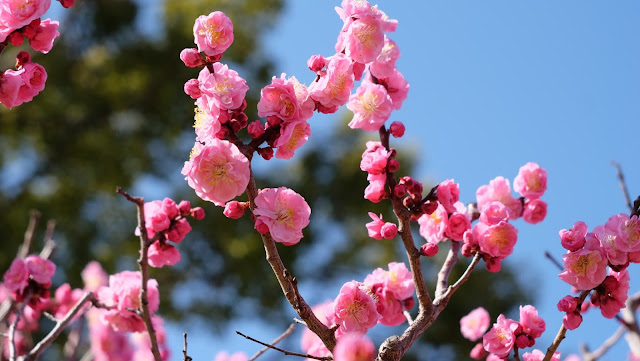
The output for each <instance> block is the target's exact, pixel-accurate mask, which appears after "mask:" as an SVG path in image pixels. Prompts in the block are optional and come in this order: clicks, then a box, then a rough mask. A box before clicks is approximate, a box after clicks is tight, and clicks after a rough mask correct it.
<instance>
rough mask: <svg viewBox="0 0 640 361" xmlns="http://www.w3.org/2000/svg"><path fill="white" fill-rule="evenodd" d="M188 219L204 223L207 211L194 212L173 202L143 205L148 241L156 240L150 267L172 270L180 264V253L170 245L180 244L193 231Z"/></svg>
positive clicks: (194, 209)
mask: <svg viewBox="0 0 640 361" xmlns="http://www.w3.org/2000/svg"><path fill="white" fill-rule="evenodd" d="M186 217H193V218H195V219H197V220H201V219H203V218H204V210H203V209H202V208H201V207H193V208H192V207H191V203H190V202H189V201H181V202H180V203H179V204H176V202H175V201H173V200H172V199H170V198H165V199H163V200H162V201H152V202H147V203H145V204H144V218H145V224H146V225H145V228H146V229H147V237H149V239H155V241H154V242H153V243H152V244H151V245H150V246H149V251H148V252H149V253H148V257H149V266H151V267H163V266H173V265H175V264H176V263H178V262H180V259H181V256H180V251H178V249H177V248H176V247H175V246H173V245H172V244H170V243H169V242H173V243H180V242H182V240H183V239H184V237H185V236H186V235H187V233H189V232H190V231H191V225H190V224H189V221H188V220H187V218H186ZM139 233H140V230H139V229H137V228H136V234H137V235H139Z"/></svg>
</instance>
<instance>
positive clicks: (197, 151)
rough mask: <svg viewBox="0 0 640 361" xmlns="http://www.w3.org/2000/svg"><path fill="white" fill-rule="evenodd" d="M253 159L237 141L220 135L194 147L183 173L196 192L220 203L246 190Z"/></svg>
mask: <svg viewBox="0 0 640 361" xmlns="http://www.w3.org/2000/svg"><path fill="white" fill-rule="evenodd" d="M249 173H250V171H249V161H248V160H247V157H245V156H244V155H243V154H242V153H241V152H240V150H239V149H238V147H236V146H235V145H234V144H232V143H230V142H228V141H225V140H219V139H211V142H210V143H209V144H207V145H205V146H202V147H198V146H196V147H194V152H192V156H191V159H190V160H189V161H187V162H186V163H185V166H184V168H183V169H182V174H183V175H185V176H186V179H187V183H188V184H189V186H190V187H191V188H193V189H194V190H195V191H196V194H197V195H198V196H199V197H200V198H202V199H203V200H205V201H210V202H213V203H214V204H215V205H217V206H224V204H225V203H226V202H228V201H230V200H232V199H233V198H235V197H237V196H239V195H241V194H242V193H244V191H245V189H246V188H247V185H248V184H249Z"/></svg>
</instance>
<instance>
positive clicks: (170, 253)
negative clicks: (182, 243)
mask: <svg viewBox="0 0 640 361" xmlns="http://www.w3.org/2000/svg"><path fill="white" fill-rule="evenodd" d="M147 256H148V259H149V266H151V267H155V268H160V267H163V266H173V265H175V264H176V263H178V262H180V260H181V259H182V256H180V251H178V249H177V248H176V247H174V246H172V245H171V244H169V243H167V242H161V241H155V242H153V243H152V244H151V246H149V250H148V253H147Z"/></svg>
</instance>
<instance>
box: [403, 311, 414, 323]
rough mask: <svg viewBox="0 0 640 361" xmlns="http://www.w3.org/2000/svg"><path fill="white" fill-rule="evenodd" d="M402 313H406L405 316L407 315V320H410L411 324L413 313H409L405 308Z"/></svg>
mask: <svg viewBox="0 0 640 361" xmlns="http://www.w3.org/2000/svg"><path fill="white" fill-rule="evenodd" d="M402 313H403V314H404V317H406V319H407V322H409V325H411V324H412V323H413V317H411V314H410V313H409V311H407V310H404V311H402Z"/></svg>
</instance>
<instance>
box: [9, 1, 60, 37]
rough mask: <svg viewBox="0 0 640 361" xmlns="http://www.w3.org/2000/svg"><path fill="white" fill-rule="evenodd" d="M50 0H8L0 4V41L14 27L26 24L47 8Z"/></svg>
mask: <svg viewBox="0 0 640 361" xmlns="http://www.w3.org/2000/svg"><path fill="white" fill-rule="evenodd" d="M50 6H51V0H32V1H23V0H10V1H3V2H2V6H0V42H3V41H4V40H5V39H6V37H7V35H9V33H11V32H12V31H14V30H16V29H20V28H21V27H23V26H25V25H28V24H29V23H30V22H31V21H32V20H35V19H37V18H39V17H41V16H42V15H44V13H46V12H47V10H49V7H50Z"/></svg>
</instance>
